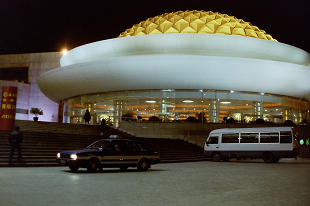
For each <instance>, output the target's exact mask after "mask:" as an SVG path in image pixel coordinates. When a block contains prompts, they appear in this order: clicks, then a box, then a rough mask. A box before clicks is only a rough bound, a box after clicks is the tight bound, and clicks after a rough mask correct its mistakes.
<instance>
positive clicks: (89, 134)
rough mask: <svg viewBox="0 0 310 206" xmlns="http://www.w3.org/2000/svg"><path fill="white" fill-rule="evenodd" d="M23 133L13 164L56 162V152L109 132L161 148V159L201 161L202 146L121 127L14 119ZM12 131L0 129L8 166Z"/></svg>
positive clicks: (0, 148)
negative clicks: (135, 133) (144, 135)
mask: <svg viewBox="0 0 310 206" xmlns="http://www.w3.org/2000/svg"><path fill="white" fill-rule="evenodd" d="M16 125H18V126H20V128H21V132H22V134H23V137H24V138H23V142H22V160H21V161H20V162H17V151H16V150H15V152H14V156H13V166H14V167H35V166H58V164H57V163H56V160H55V158H56V154H57V152H60V151H66V150H78V149H83V148H85V147H86V146H88V145H89V144H91V143H92V142H94V141H96V140H98V139H102V138H105V137H108V136H110V135H112V134H116V135H119V136H122V137H124V138H127V139H134V140H137V141H139V142H141V144H143V145H145V146H146V147H147V148H149V149H153V150H157V151H159V152H160V156H161V162H162V163H172V162H189V161H204V160H206V158H205V157H204V154H203V149H202V148H201V147H199V146H195V145H193V144H190V143H188V142H185V141H183V140H173V139H158V138H141V137H140V138H138V137H134V136H132V135H130V134H127V133H126V132H124V131H119V130H117V129H113V128H110V127H107V128H106V131H105V132H104V134H103V135H104V136H101V135H100V126H98V125H91V126H87V125H78V124H62V123H49V122H33V121H21V120H19V121H18V120H17V121H16ZM10 133H11V131H1V130H0V167H7V166H9V165H8V156H9V149H10V146H9V143H8V137H9V135H10Z"/></svg>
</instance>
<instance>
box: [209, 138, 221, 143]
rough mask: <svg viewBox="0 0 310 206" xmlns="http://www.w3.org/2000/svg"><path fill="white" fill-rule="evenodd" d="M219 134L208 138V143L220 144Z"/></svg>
mask: <svg viewBox="0 0 310 206" xmlns="http://www.w3.org/2000/svg"><path fill="white" fill-rule="evenodd" d="M218 139H219V137H218V136H211V137H210V138H209V140H208V144H218Z"/></svg>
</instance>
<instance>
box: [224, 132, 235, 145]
mask: <svg viewBox="0 0 310 206" xmlns="http://www.w3.org/2000/svg"><path fill="white" fill-rule="evenodd" d="M222 143H239V133H229V134H222Z"/></svg>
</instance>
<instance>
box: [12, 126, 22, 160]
mask: <svg viewBox="0 0 310 206" xmlns="http://www.w3.org/2000/svg"><path fill="white" fill-rule="evenodd" d="M19 130H20V128H19V126H17V127H15V131H14V132H12V133H11V135H10V137H9V143H10V146H11V147H10V156H9V164H10V165H11V164H12V158H13V154H14V151H15V149H17V151H18V161H19V160H20V159H21V158H22V148H21V146H20V143H21V142H22V140H23V135H22V133H21V132H20V131H19Z"/></svg>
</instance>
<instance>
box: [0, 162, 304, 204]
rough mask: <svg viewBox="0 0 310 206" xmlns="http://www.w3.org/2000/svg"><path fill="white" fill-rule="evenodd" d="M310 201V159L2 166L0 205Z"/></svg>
mask: <svg viewBox="0 0 310 206" xmlns="http://www.w3.org/2000/svg"><path fill="white" fill-rule="evenodd" d="M309 203H310V159H297V160H295V159H284V160H280V161H279V162H278V163H276V164H266V163H264V162H263V161H262V160H242V161H229V162H211V161H203V162H188V163H167V164H157V165H153V166H152V168H151V169H149V170H148V171H146V172H141V171H138V170H137V169H136V168H130V169H129V170H128V171H126V172H123V171H121V170H119V169H104V170H103V171H100V172H98V173H87V172H86V170H85V169H81V170H79V171H78V172H77V173H73V172H71V171H70V170H69V168H67V167H11V168H9V167H7V168H0V205H1V206H8V205H9V206H15V205H22V206H23V205H25V206H29V205H31V206H36V205H44V206H49V205H57V206H59V205H66V206H67V205H68V206H71V205H72V206H73V205H74V206H77V205H104V206H105V205H113V206H114V205H115V206H118V205H122V206H123V205H129V206H131V205H133V206H142V205H147V206H153V205H154V206H155V205H156V206H170V205H177V206H183V205H184V206H185V205H186V206H187V205H190V206H196V205H197V206H201V205H211V206H212V205H221V206H223V205H229V206H233V205H238V206H240V205H254V206H255V205H259V206H262V205H273V206H276V205H281V206H285V205H289V206H291V205H298V206H304V205H305V206H306V205H309Z"/></svg>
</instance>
